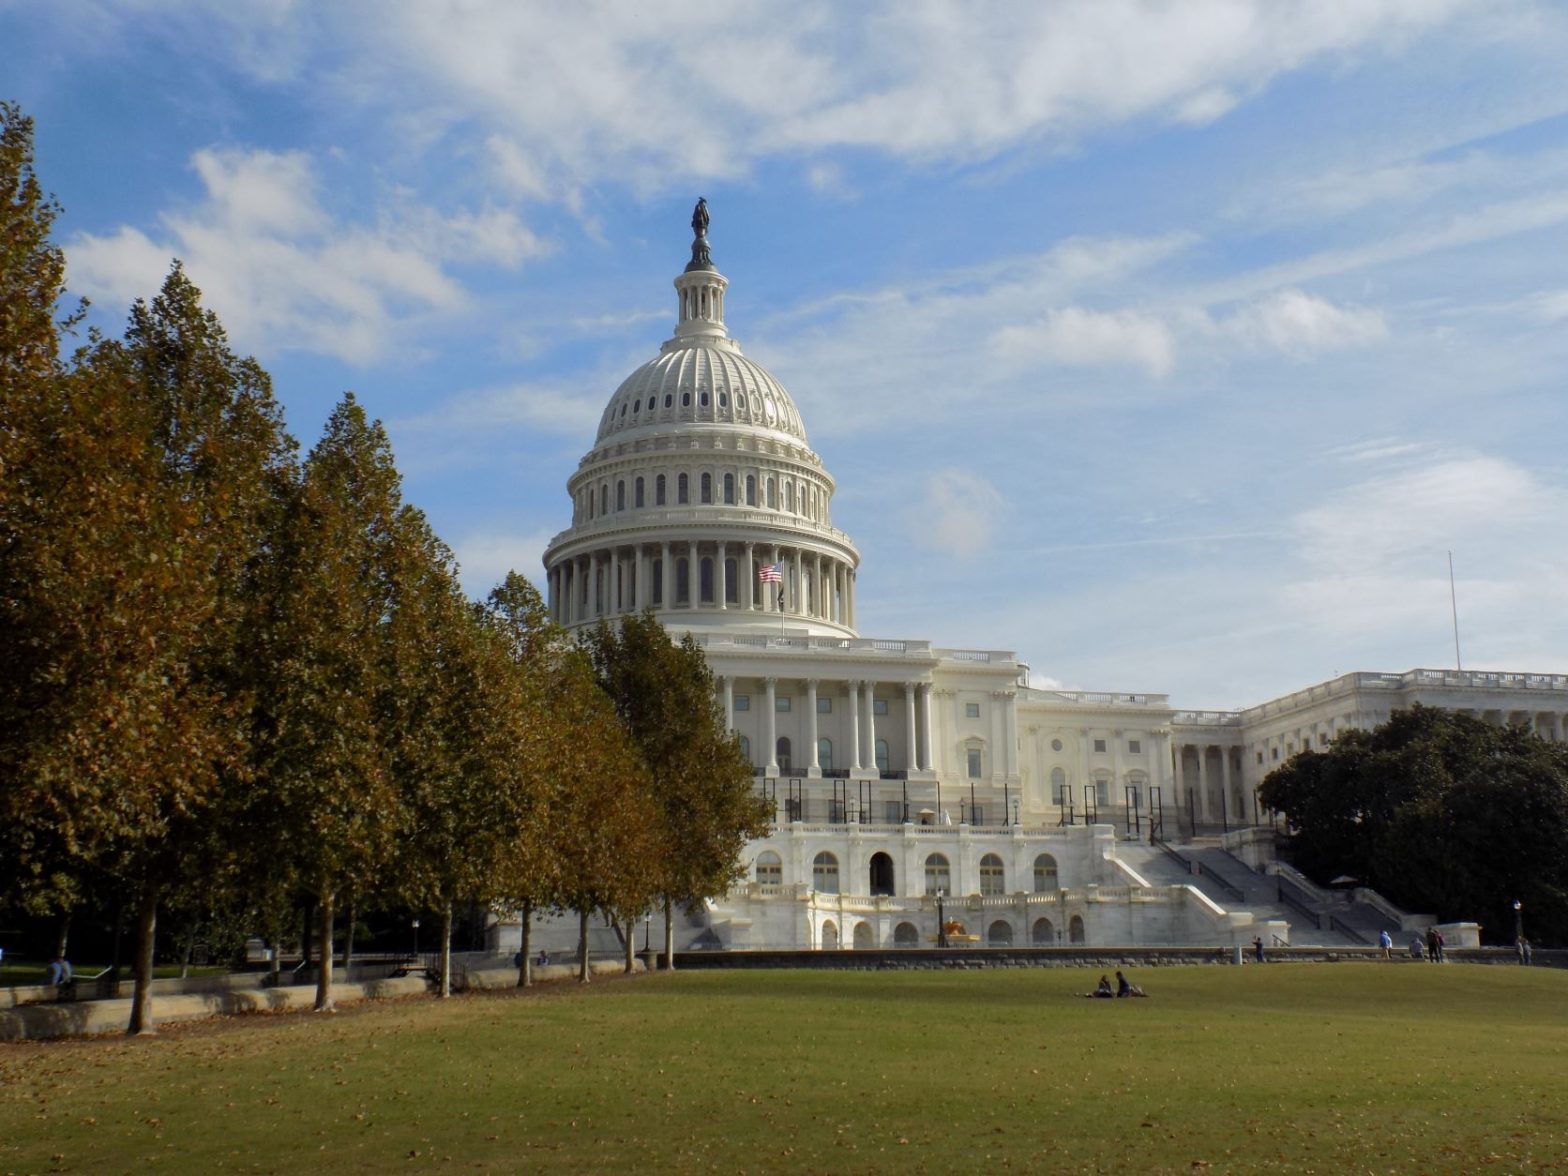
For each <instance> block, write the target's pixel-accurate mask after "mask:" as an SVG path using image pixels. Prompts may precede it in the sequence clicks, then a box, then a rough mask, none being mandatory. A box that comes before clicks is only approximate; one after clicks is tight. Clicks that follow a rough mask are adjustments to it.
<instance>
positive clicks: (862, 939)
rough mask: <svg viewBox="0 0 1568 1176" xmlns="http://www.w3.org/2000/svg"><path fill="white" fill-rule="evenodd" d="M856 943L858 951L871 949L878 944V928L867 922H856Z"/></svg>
mask: <svg viewBox="0 0 1568 1176" xmlns="http://www.w3.org/2000/svg"><path fill="white" fill-rule="evenodd" d="M854 944H855V950H856V951H870V950H871V949H872V948H873V947H875V946H876V945H877V933H876V929H875V928H873V927H872V926H871V924H870V923H867V922H859V923H856V924H855V938H854Z"/></svg>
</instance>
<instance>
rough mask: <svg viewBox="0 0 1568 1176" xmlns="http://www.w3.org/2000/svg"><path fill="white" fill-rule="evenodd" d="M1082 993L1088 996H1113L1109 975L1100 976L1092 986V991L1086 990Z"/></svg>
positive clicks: (1114, 993) (1114, 992) (1113, 990)
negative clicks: (1097, 981)
mask: <svg viewBox="0 0 1568 1176" xmlns="http://www.w3.org/2000/svg"><path fill="white" fill-rule="evenodd" d="M1084 995H1085V996H1088V997H1114V996H1115V995H1116V991H1115V989H1113V988H1112V987H1111V978H1110V977H1109V976H1101V977H1100V982H1099V983H1098V984H1096V985H1095V986H1094V991H1093V992H1086V993H1084Z"/></svg>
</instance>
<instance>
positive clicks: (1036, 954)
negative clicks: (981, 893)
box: [675, 946, 1568, 972]
mask: <svg viewBox="0 0 1568 1176" xmlns="http://www.w3.org/2000/svg"><path fill="white" fill-rule="evenodd" d="M1382 958H1383V952H1382V950H1381V949H1380V948H1376V947H1271V948H1268V949H1267V950H1266V951H1265V952H1264V960H1265V962H1267V963H1271V964H1275V963H1340V962H1349V961H1356V960H1361V961H1379V962H1381V961H1382ZM1448 958H1449V959H1450V960H1451V961H1453V962H1455V963H1467V964H1469V963H1475V964H1508V965H1513V966H1515V967H1517V966H1518V960H1517V958H1516V957H1515V955H1514V952H1513V950H1512V949H1511V948H1503V947H1480V948H1460V949H1455V950H1451V951H1449V952H1448ZM1234 959H1235V954H1234V952H1233V950H1232V949H1231V948H1229V947H1114V946H1109V947H1027V948H1024V947H969V948H923V947H906V948H888V949H877V950H873V951H865V950H862V951H853V950H843V951H688V952H676V953H675V967H676V968H677V970H686V971H702V970H708V969H746V968H817V969H833V970H839V971H853V972H882V971H905V970H920V969H939V968H955V969H967V968H974V969H983V968H1093V969H1099V970H1101V971H1104V970H1106V969H1111V968H1164V967H1180V966H1194V965H1202V964H1231V963H1233V962H1234ZM1242 959H1243V963H1245V964H1252V963H1253V962H1254V961H1253V958H1252V952H1251V950H1250V949H1249V950H1247V951H1246V952H1244V953H1243V957H1242ZM1393 962H1395V963H1401V962H1403V963H1412V964H1413V963H1417V962H1419V961H1417V960H1415V959H1413V958H1411V957H1410V956H1409V955H1408V954H1404V955H1402V954H1400V953H1399V952H1398V951H1397V950H1396V951H1395V953H1394V957H1393ZM1534 963H1535V964H1536V965H1537V966H1544V967H1568V951H1562V950H1551V951H1537V952H1535V956H1534Z"/></svg>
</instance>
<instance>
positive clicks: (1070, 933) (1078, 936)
mask: <svg viewBox="0 0 1568 1176" xmlns="http://www.w3.org/2000/svg"><path fill="white" fill-rule="evenodd" d="M1067 938H1068V939H1070V940H1072V942H1074V943H1082V942H1083V941H1084V935H1083V916H1082V915H1074V916H1073V917H1072V918H1071V919H1069V920H1068V922H1067Z"/></svg>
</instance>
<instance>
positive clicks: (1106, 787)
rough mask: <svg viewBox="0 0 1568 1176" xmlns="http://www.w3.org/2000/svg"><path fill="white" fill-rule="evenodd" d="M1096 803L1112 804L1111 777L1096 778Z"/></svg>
mask: <svg viewBox="0 0 1568 1176" xmlns="http://www.w3.org/2000/svg"><path fill="white" fill-rule="evenodd" d="M1094 803H1095V804H1110V803H1111V778H1110V777H1109V776H1096V777H1095V778H1094Z"/></svg>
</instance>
